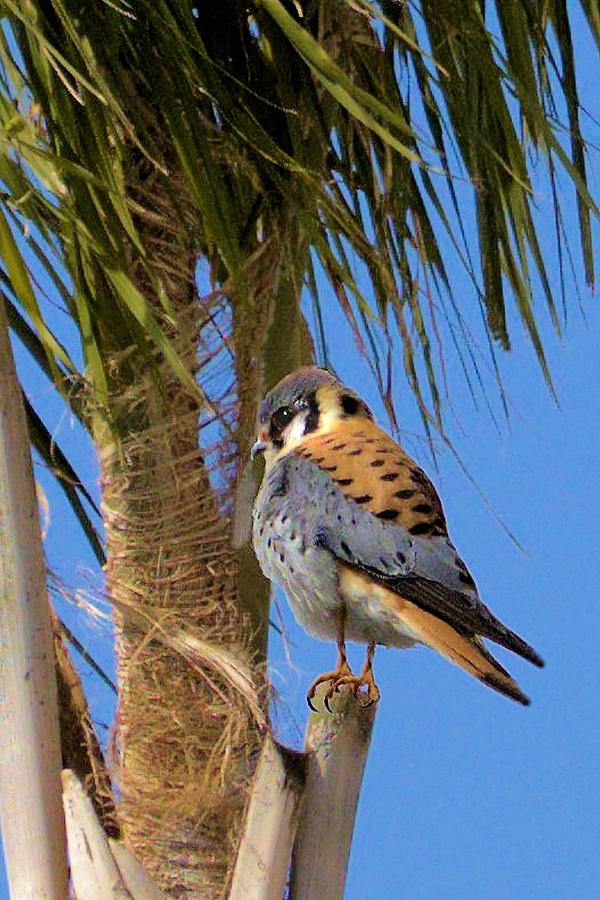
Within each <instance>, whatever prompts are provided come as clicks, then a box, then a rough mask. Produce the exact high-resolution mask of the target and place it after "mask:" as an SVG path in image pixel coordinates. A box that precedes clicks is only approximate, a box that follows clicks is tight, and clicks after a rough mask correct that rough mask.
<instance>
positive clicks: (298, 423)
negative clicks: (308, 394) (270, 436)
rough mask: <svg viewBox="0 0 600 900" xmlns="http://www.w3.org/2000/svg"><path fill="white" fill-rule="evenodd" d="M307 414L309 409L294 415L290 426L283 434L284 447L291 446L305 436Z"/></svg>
mask: <svg viewBox="0 0 600 900" xmlns="http://www.w3.org/2000/svg"><path fill="white" fill-rule="evenodd" d="M307 416H308V410H306V412H302V413H298V415H297V416H294V418H293V419H292V421H291V422H290V424H289V425H288V427H287V428H286V429H285V430H284V431H283V433H282V435H281V436H282V438H283V446H284V447H289V446H290V445H291V444H295V443H297V442H298V441H300V440H301V439H302V438H303V437H304V431H305V428H306V418H307Z"/></svg>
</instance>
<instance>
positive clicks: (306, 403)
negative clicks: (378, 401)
mask: <svg viewBox="0 0 600 900" xmlns="http://www.w3.org/2000/svg"><path fill="white" fill-rule="evenodd" d="M353 417H362V418H368V419H372V418H373V416H372V413H371V411H370V409H369V408H368V406H367V405H366V403H364V401H363V400H361V399H360V397H359V396H358V394H356V393H355V392H354V391H353V390H352V389H351V388H348V387H346V386H345V385H343V384H342V383H341V382H340V381H338V379H337V378H336V377H335V376H334V375H332V374H331V372H328V371H327V370H326V369H318V368H317V367H316V366H308V367H306V368H304V369H297V371H295V372H292V373H291V374H290V375H286V377H285V378H283V379H282V380H281V381H280V382H279V383H278V384H276V385H275V387H274V388H272V390H270V391H269V393H268V394H267V396H266V397H265V399H264V400H263V402H262V403H261V405H260V410H259V413H258V439H257V441H256V443H255V444H254V446H253V447H252V458H253V459H254V458H255V457H256V456H257V455H258V454H260V453H262V454H264V456H265V462H266V465H267V466H270V465H271V464H272V463H273V462H274V461H275V459H276V458H277V457H279V456H281V455H283V454H285V453H287V452H288V451H289V450H291V449H292V448H293V447H295V446H296V445H297V444H299V443H300V442H301V441H302V440H303V439H304V438H305V437H306V436H307V435H309V434H323V433H325V432H328V431H331V430H332V429H334V428H335V425H336V423H337V422H339V421H342V420H345V419H349V418H353Z"/></svg>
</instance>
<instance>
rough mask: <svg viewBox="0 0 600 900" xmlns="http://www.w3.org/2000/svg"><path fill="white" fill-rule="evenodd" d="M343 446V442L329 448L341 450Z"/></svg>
mask: <svg viewBox="0 0 600 900" xmlns="http://www.w3.org/2000/svg"><path fill="white" fill-rule="evenodd" d="M345 446H346V445H345V444H336V445H335V447H332V448H331V449H332V450H343V449H344V447H345Z"/></svg>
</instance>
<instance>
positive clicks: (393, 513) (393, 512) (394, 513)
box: [375, 509, 398, 522]
mask: <svg viewBox="0 0 600 900" xmlns="http://www.w3.org/2000/svg"><path fill="white" fill-rule="evenodd" d="M375 515H376V516H377V518H378V519H383V521H384V522H393V521H394V519H397V518H398V510H397V509H382V510H381V512H378V513H375Z"/></svg>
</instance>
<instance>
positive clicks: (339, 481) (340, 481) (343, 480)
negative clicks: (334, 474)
mask: <svg viewBox="0 0 600 900" xmlns="http://www.w3.org/2000/svg"><path fill="white" fill-rule="evenodd" d="M353 481H354V478H336V479H335V483H336V484H341V485H342V487H346V486H347V485H348V484H352V482H353Z"/></svg>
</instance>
